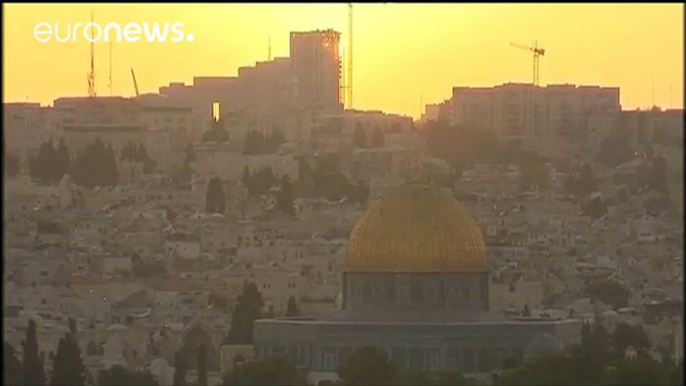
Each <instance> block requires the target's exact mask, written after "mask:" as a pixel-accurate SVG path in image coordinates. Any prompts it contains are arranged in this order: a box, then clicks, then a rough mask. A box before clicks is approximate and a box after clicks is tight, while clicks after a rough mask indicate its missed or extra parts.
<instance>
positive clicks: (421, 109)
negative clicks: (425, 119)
mask: <svg viewBox="0 0 686 386" xmlns="http://www.w3.org/2000/svg"><path fill="white" fill-rule="evenodd" d="M423 111H424V94H419V118H421V117H422V112H423Z"/></svg>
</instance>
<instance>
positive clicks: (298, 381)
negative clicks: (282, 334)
mask: <svg viewBox="0 0 686 386" xmlns="http://www.w3.org/2000/svg"><path fill="white" fill-rule="evenodd" d="M223 384H224V386H234V385H255V386H257V385H303V386H304V385H307V378H306V376H305V374H304V373H303V372H302V371H299V370H298V369H296V367H295V366H294V365H293V363H291V362H290V361H289V360H288V358H287V357H286V356H283V355H278V356H267V357H265V358H263V359H258V360H253V361H248V362H242V363H236V365H235V366H234V368H233V369H232V370H231V371H230V372H229V373H227V374H226V375H225V377H224V382H223Z"/></svg>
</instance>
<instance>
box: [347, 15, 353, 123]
mask: <svg viewBox="0 0 686 386" xmlns="http://www.w3.org/2000/svg"><path fill="white" fill-rule="evenodd" d="M347 91H348V98H347V99H348V109H351V110H352V108H353V3H348V87H347Z"/></svg>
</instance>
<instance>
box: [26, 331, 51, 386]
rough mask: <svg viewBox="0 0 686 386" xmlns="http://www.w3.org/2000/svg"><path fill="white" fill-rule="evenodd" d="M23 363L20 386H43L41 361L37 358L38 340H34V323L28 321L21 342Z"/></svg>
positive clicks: (43, 376) (43, 375)
mask: <svg viewBox="0 0 686 386" xmlns="http://www.w3.org/2000/svg"><path fill="white" fill-rule="evenodd" d="M22 349H23V353H22V354H23V361H22V371H23V373H22V382H21V383H22V385H24V386H43V385H45V383H46V382H45V381H46V379H45V370H44V369H43V361H42V360H41V358H40V356H38V340H37V338H36V322H35V321H34V320H33V319H29V325H28V328H27V329H26V337H25V339H24V341H23V342H22Z"/></svg>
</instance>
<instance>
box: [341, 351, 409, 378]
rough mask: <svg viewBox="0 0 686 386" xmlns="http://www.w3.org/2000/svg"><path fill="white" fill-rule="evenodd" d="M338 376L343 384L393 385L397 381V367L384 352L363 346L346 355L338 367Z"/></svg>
mask: <svg viewBox="0 0 686 386" xmlns="http://www.w3.org/2000/svg"><path fill="white" fill-rule="evenodd" d="M338 377H339V378H341V380H343V383H344V384H345V385H394V384H397V383H398V369H397V368H396V367H395V365H394V364H393V362H391V361H389V360H388V357H387V356H386V353H385V352H383V351H381V350H380V349H379V348H377V347H374V346H364V347H360V348H358V349H356V350H354V351H353V352H352V353H351V354H350V356H348V359H347V361H346V362H345V364H344V365H343V366H341V368H339V369H338Z"/></svg>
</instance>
